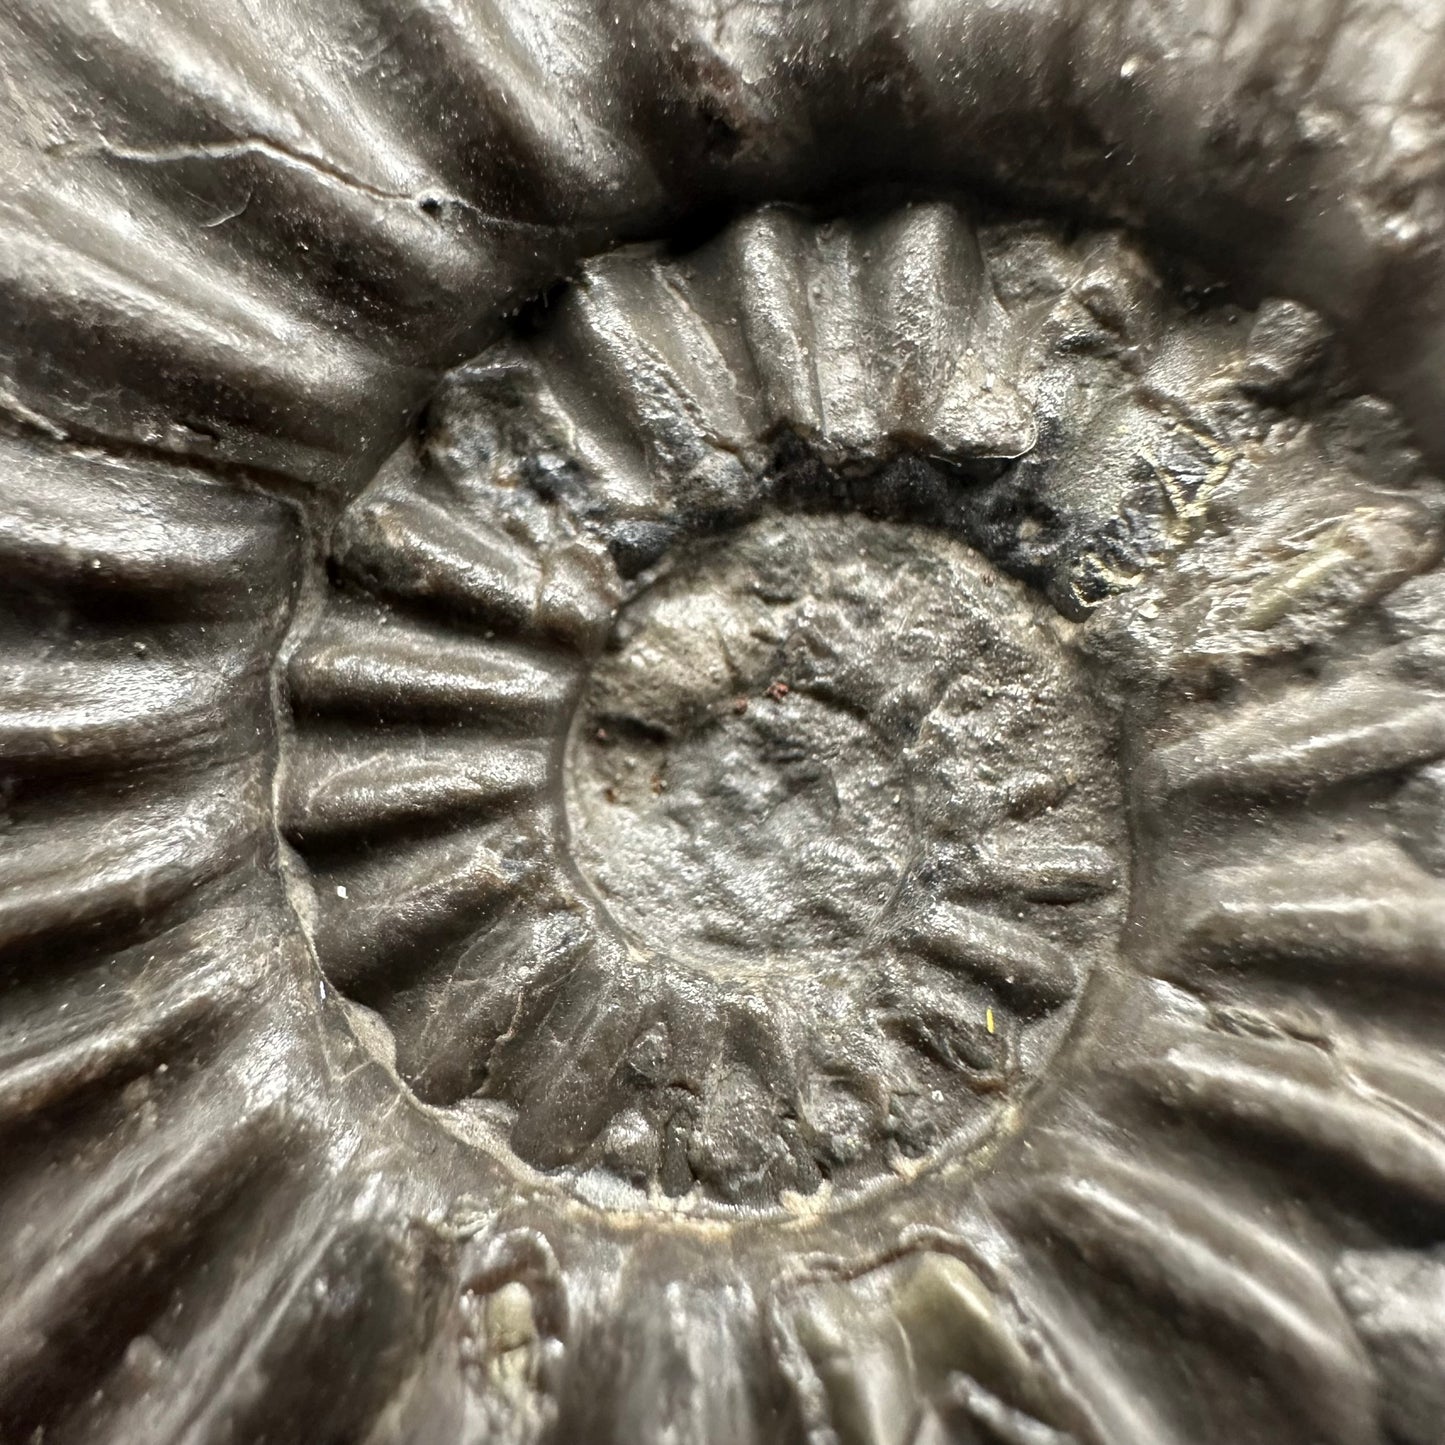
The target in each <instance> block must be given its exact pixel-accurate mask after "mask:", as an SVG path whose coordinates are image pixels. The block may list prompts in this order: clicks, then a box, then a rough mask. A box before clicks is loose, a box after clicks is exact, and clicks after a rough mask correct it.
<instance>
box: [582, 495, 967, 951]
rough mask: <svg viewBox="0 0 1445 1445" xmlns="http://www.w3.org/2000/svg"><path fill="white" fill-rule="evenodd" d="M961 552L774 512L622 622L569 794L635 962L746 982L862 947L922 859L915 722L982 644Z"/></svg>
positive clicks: (867, 525) (686, 569)
mask: <svg viewBox="0 0 1445 1445" xmlns="http://www.w3.org/2000/svg"><path fill="white" fill-rule="evenodd" d="M950 551H952V552H955V553H957V554H958V555H956V556H950V555H949V552H950ZM961 556H962V553H961V551H960V549H946V550H944V549H939V548H938V547H936V546H930V545H929V543H928V539H927V538H926V537H925V536H924V534H922V533H921V532H918V531H914V530H910V529H907V528H901V527H892V526H887V525H884V524H879V523H872V522H868V521H865V520H863V519H861V518H857V517H829V518H821V519H802V518H787V519H783V518H779V519H775V520H772V521H768V522H763V523H759V524H757V525H755V526H753V527H751V528H750V529H748V530H747V531H745V532H743V533H742V534H741V535H739V536H736V537H734V538H732V539H730V540H729V541H728V542H727V543H726V544H725V545H717V546H714V547H713V548H712V549H711V550H709V551H707V552H703V553H700V554H694V555H693V556H692V557H690V558H685V559H683V560H681V561H679V563H678V564H677V565H676V566H675V567H673V568H672V569H671V570H670V571H669V572H668V573H667V574H666V575H665V576H664V577H663V578H662V579H661V580H659V581H658V582H657V583H656V584H655V585H653V586H652V587H650V588H649V589H648V590H646V591H645V592H644V593H642V594H641V595H640V596H638V597H637V598H636V599H635V600H634V601H633V602H632V604H631V605H630V606H629V607H628V608H626V609H625V611H624V613H623V616H622V618H621V621H620V623H619V625H618V627H617V629H616V631H615V634H614V638H613V645H612V648H611V649H610V650H609V652H608V653H607V654H606V655H605V656H604V658H603V659H602V660H601V662H600V663H599V665H598V667H597V668H596V670H595V671H594V673H593V675H592V678H591V683H590V686H589V688H588V691H587V693H586V696H585V699H584V704H583V707H582V709H581V710H580V712H579V715H578V720H577V723H576V726H575V727H574V730H573V733H572V737H571V743H570V759H569V763H570V766H569V767H568V769H567V779H568V791H569V797H568V807H569V815H570V819H571V823H572V849H573V856H574V858H575V860H576V861H577V863H578V865H579V866H580V867H581V869H582V870H583V872H584V873H585V874H586V876H587V878H588V880H589V881H590V883H591V884H592V887H593V889H594V890H595V892H596V893H597V895H598V897H599V898H600V899H601V900H602V901H603V903H604V904H605V905H606V907H607V909H608V911H609V912H610V913H611V914H612V917H613V918H614V920H615V921H616V922H617V923H618V924H619V925H620V926H621V928H622V929H623V930H624V932H625V933H626V934H627V936H628V938H629V941H630V942H631V943H632V944H633V945H634V946H635V947H637V948H640V949H642V950H644V951H651V952H662V953H666V954H668V955H669V956H671V957H674V958H677V959H679V960H687V961H691V962H696V963H699V964H706V965H707V966H709V967H710V968H715V969H718V970H721V971H724V972H726V973H727V974H729V975H733V976H743V977H745V976H746V975H747V974H748V973H749V972H750V971H751V970H754V969H761V970H765V971H766V972H767V973H769V974H773V973H775V972H776V971H777V970H778V969H779V968H803V969H806V968H808V967H809V966H816V965H817V964H818V963H820V962H823V961H828V962H842V961H845V960H847V959H848V958H851V957H854V956H856V955H857V954H858V953H859V952H860V951H861V950H863V949H865V948H867V947H868V940H869V936H870V934H871V933H872V932H874V931H875V930H876V929H877V928H878V926H879V925H880V922H881V920H882V919H883V917H884V915H885V914H886V913H887V911H888V909H889V908H890V906H891V905H892V903H893V902H894V900H895V898H896V896H897V893H898V888H899V885H900V883H901V881H902V879H903V878H904V876H905V875H906V873H907V871H908V868H909V867H910V864H911V863H912V861H913V860H914V859H915V858H916V856H917V852H918V830H917V826H916V822H915V818H914V801H915V800H914V798H913V792H912V782H911V779H912V778H913V776H914V774H915V772H916V771H917V766H918V764H917V760H916V758H915V756H914V754H915V752H916V749H917V747H918V745H919V743H920V733H921V729H922V726H923V724H924V722H925V720H926V719H927V717H928V716H929V715H930V713H931V712H932V711H933V710H934V709H935V708H936V707H937V705H938V703H939V702H940V701H941V700H942V697H943V695H944V693H945V691H946V690H947V686H948V675H949V673H950V672H951V671H952V670H953V668H954V667H955V666H957V665H958V663H960V662H962V661H963V659H964V658H966V657H967V655H968V653H969V651H970V650H972V649H973V648H975V647H977V646H978V645H979V644H980V643H981V641H982V640H983V639H982V634H981V633H980V631H979V628H978V623H977V619H975V618H972V617H971V616H970V613H971V612H972V611H973V609H972V608H970V607H968V606H962V605H961V603H962V601H963V597H962V595H961V594H960V592H959V586H960V583H961V582H962V583H963V584H964V585H965V587H966V586H967V579H966V578H965V577H964V575H963V574H962V573H960V571H959V560H960V558H961ZM900 630H901V631H903V632H904V633H906V634H908V635H907V636H906V637H900V636H899V633H900ZM900 643H901V644H902V645H903V646H904V648H905V649H906V652H905V653H900V651H899V644H900Z"/></svg>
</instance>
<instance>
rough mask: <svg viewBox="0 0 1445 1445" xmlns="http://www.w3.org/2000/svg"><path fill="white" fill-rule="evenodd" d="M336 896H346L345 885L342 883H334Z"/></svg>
mask: <svg viewBox="0 0 1445 1445" xmlns="http://www.w3.org/2000/svg"><path fill="white" fill-rule="evenodd" d="M336 896H337V897H338V898H345V897H346V885H345V884H344V883H338V884H337V885H336Z"/></svg>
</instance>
